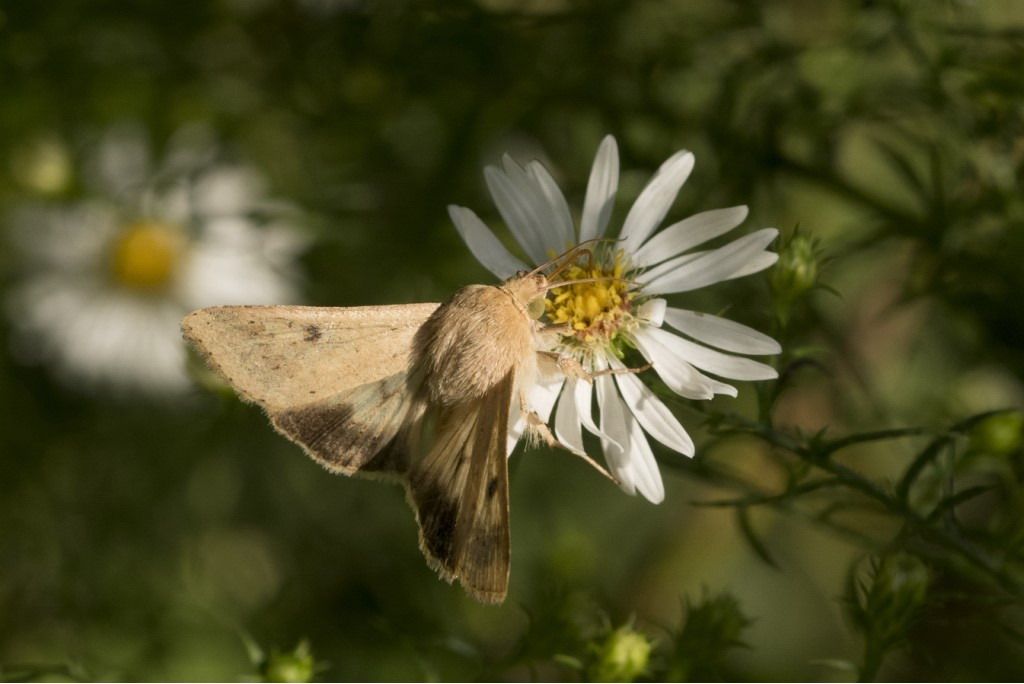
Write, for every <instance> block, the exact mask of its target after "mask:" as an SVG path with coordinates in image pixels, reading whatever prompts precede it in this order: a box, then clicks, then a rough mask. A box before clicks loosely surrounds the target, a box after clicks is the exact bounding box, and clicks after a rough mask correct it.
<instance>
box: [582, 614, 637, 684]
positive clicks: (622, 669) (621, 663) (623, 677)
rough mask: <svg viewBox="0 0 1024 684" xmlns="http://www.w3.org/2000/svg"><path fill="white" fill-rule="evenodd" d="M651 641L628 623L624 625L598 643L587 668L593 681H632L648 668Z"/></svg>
mask: <svg viewBox="0 0 1024 684" xmlns="http://www.w3.org/2000/svg"><path fill="white" fill-rule="evenodd" d="M650 659H651V642H650V640H649V639H648V638H647V636H646V635H644V634H642V633H641V632H638V631H636V630H635V629H633V628H632V626H630V625H623V626H622V627H619V628H618V629H617V630H615V631H614V632H612V633H611V634H609V635H608V638H607V639H606V640H605V642H604V643H603V644H601V645H600V646H598V652H597V659H596V660H595V661H594V663H593V665H592V666H591V668H590V679H591V681H595V682H632V681H634V680H635V679H636V678H637V677H640V676H641V675H643V674H644V673H645V672H646V671H647V665H648V663H649V662H650Z"/></svg>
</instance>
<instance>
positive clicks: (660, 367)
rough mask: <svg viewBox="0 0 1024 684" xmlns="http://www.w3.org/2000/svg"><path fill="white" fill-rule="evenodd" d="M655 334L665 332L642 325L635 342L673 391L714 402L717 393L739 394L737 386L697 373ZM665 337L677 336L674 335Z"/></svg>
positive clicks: (732, 395) (733, 395)
mask: <svg viewBox="0 0 1024 684" xmlns="http://www.w3.org/2000/svg"><path fill="white" fill-rule="evenodd" d="M655 333H664V331H662V330H660V329H659V328H651V327H649V326H643V327H641V328H640V329H639V330H637V331H636V333H635V334H634V341H635V342H636V346H637V349H639V350H640V353H641V354H643V356H644V358H645V359H647V361H648V363H650V364H651V365H652V366H654V372H656V373H657V374H658V376H659V377H660V378H661V379H662V381H664V383H665V385H667V386H668V388H669V389H670V390H672V391H673V392H675V393H676V394H678V395H680V396H682V397H686V398H687V399H711V398H712V397H714V396H715V395H716V394H726V395H729V396H731V397H735V396H737V395H738V394H739V392H737V390H736V388H735V387H733V386H731V385H726V384H725V383H722V382H719V381H717V380H714V379H712V378H709V377H708V376H706V375H704V374H703V373H701V372H700V371H698V370H697V369H696V368H694V367H693V366H692V365H690V363H689V361H688V360H687V359H686V358H684V357H682V356H680V355H679V354H678V352H677V351H676V350H675V349H673V348H670V347H666V346H665V344H663V342H662V341H661V338H660V337H658V336H656V335H655ZM664 334H666V335H669V336H670V337H675V335H672V334H671V333H664Z"/></svg>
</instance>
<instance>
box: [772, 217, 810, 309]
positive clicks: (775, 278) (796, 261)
mask: <svg viewBox="0 0 1024 684" xmlns="http://www.w3.org/2000/svg"><path fill="white" fill-rule="evenodd" d="M817 252H818V250H817V245H815V243H814V240H812V239H811V238H809V237H808V236H806V235H803V234H802V233H795V234H794V235H793V236H792V237H791V238H790V239H789V240H788V241H786V243H785V244H784V245H783V246H782V249H781V250H780V251H779V261H778V263H777V264H775V268H774V269H773V270H772V289H773V290H774V291H775V294H776V296H778V297H780V298H781V299H783V300H786V301H793V300H795V299H796V298H797V297H799V296H800V295H802V294H803V293H804V292H807V291H808V290H810V289H811V288H812V287H814V286H815V284H817V282H818V253H817Z"/></svg>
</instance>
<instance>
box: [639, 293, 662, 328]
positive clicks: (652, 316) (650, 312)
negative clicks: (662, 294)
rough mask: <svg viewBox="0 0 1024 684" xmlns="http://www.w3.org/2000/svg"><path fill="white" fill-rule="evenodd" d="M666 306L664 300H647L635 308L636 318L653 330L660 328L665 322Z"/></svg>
mask: <svg viewBox="0 0 1024 684" xmlns="http://www.w3.org/2000/svg"><path fill="white" fill-rule="evenodd" d="M666 306H667V304H666V302H665V300H664V299H648V300H647V301H646V302H644V303H643V304H641V305H640V306H639V307H638V308H637V310H636V316H637V318H639V319H640V320H641V321H647V323H649V324H650V325H653V326H654V327H655V328H660V327H661V324H662V322H663V321H664V320H665V307H666Z"/></svg>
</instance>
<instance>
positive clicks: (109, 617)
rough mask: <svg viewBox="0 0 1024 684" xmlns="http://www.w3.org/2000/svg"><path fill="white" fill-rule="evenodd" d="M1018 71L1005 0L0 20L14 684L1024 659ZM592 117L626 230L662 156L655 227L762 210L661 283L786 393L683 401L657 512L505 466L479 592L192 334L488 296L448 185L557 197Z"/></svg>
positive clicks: (854, 671)
mask: <svg viewBox="0 0 1024 684" xmlns="http://www.w3.org/2000/svg"><path fill="white" fill-rule="evenodd" d="M1022 64H1024V5H1022V4H1021V3H1020V2H1019V1H1018V0H1001V1H1000V0H991V1H984V2H983V1H968V0H960V1H954V0H945V1H939V0H934V1H924V2H905V1H899V0H889V1H885V0H879V1H867V0H864V1H861V2H854V1H853V0H849V1H841V0H829V1H827V2H821V1H817V0H815V1H811V0H772V1H769V2H753V1H744V0H732V1H728V2H721V1H718V0H685V1H684V0H651V1H649V2H647V1H645V2H627V1H625V0H598V1H596V2H583V1H576V0H478V1H477V2H433V1H430V0H428V1H426V2H408V1H405V0H390V1H381V2H371V1H365V2H364V1H360V0H290V1H287V2H278V1H276V0H217V1H216V2H205V1H202V2H201V1H198V0H183V1H181V2H175V3H166V2H157V1H155V0H147V1H143V2H131V3H129V2H108V1H100V2H97V1H94V0H89V1H88V2H85V1H84V0H61V1H60V2H51V3H34V2H28V1H27V0H15V1H14V2H6V3H3V5H2V6H0V74H2V76H0V221H2V224H0V240H2V244H3V246H2V247H0V306H2V308H0V311H2V317H0V408H2V418H0V677H3V678H9V679H44V680H66V679H79V680H90V679H136V680H159V679H176V680H208V679H214V680H240V679H244V680H253V679H268V680H292V681H302V680H307V679H310V678H321V679H340V680H350V679H361V680H362V679H368V680H395V679H397V680H402V679H411V680H451V679H459V680H467V679H469V680H472V679H486V680H494V679H498V680H501V679H523V678H526V679H530V678H536V679H567V680H581V679H582V680H601V679H605V680H634V679H638V680H644V679H675V680H707V679H740V680H765V679H767V680H773V679H787V680H789V679H799V680H805V679H816V680H833V681H852V680H856V679H858V678H863V679H872V678H874V677H886V678H897V679H903V680H920V679H925V680H928V679H938V680H977V679H983V680H984V679H994V680H999V679H1014V678H1019V677H1021V676H1024V646H1022V643H1021V642H1022V634H1024V615H1022V612H1021V599H1022V597H1024V589H1022V587H1024V570H1022V567H1024V566H1022V562H1021V561H1022V557H1024V555H1022V554H1024V552H1022V547H1024V515H1022V514H1024V492H1022V489H1021V486H1020V479H1021V477H1022V475H1024V454H1022V432H1024V420H1022V414H1021V412H1020V409H1021V407H1022V406H1024V384H1022V381H1024V316H1022V309H1021V301H1022V297H1024V268H1022V261H1024V194H1022V193H1021V181H1022V177H1024V69H1022V68H1021V65H1022ZM608 133H611V134H614V135H615V136H616V138H617V139H618V141H619V146H620V150H621V154H622V166H623V175H622V183H621V190H620V196H619V204H618V208H617V210H616V214H615V218H614V219H613V221H617V222H621V220H622V217H623V216H624V215H625V211H626V208H627V207H628V206H629V205H628V202H629V201H631V199H632V198H633V197H635V196H636V194H637V193H638V192H639V190H640V189H641V188H642V187H643V184H644V183H645V182H646V181H647V179H648V178H649V176H650V174H651V173H652V172H653V171H654V170H655V169H656V168H657V167H658V165H659V164H660V163H661V162H662V161H663V160H664V159H666V158H667V157H668V156H669V155H670V154H672V153H673V152H675V151H676V150H678V149H681V148H686V149H690V150H692V151H693V152H694V153H695V155H696V159H697V165H696V169H695V171H694V173H693V174H692V176H691V178H690V180H689V182H688V183H687V184H686V185H685V186H684V188H683V191H682V192H681V193H680V196H679V199H678V201H677V202H676V204H675V205H674V208H673V210H672V212H671V213H670V215H669V219H670V220H674V219H677V218H681V217H684V216H687V215H689V214H692V213H695V212H697V211H703V210H706V209H712V208H718V207H725V206H733V205H737V204H747V205H749V206H750V209H751V214H750V218H749V219H748V220H747V221H746V223H745V224H744V226H743V227H741V228H740V229H739V230H740V231H744V232H749V231H752V230H754V229H757V228H762V227H765V226H776V227H778V228H779V229H780V230H782V231H783V237H782V238H781V240H780V242H779V243H778V244H777V245H776V248H777V249H778V250H779V251H780V253H781V255H782V256H781V259H780V262H779V264H778V265H777V266H776V267H774V268H773V269H771V270H769V271H766V272H765V273H762V274H759V275H757V276H753V277H749V278H745V279H741V280H739V281H733V282H730V283H727V284H725V285H723V286H721V287H716V288H712V289H710V290H708V291H701V292H697V293H693V294H692V295H687V296H686V297H683V298H681V299H682V300H684V301H685V302H687V304H688V305H690V306H692V307H693V308H696V309H700V310H703V311H709V312H715V313H722V312H726V313H727V315H728V316H729V317H730V318H732V319H733V320H737V321H740V322H743V323H745V324H747V325H750V326H752V327H755V328H757V329H759V330H763V331H765V332H768V333H770V334H772V335H773V336H775V337H776V338H778V339H779V340H780V341H781V343H782V345H783V349H784V353H783V355H782V356H780V357H779V358H778V359H777V363H778V367H779V368H780V372H781V379H780V380H779V381H778V382H777V383H761V384H760V386H755V385H754V384H751V383H744V384H741V386H740V397H739V398H738V399H728V398H724V399H718V400H715V401H714V402H710V403H707V402H705V403H703V404H701V403H698V402H687V401H675V402H674V403H673V404H672V407H673V409H674V410H675V411H676V413H677V415H678V416H679V417H680V420H681V421H682V422H683V423H684V425H686V427H687V428H688V429H689V430H690V431H691V433H692V434H693V435H694V437H695V441H696V442H697V449H698V456H697V458H696V459H695V460H693V461H685V462H684V459H682V458H681V457H679V456H677V455H675V454H673V453H671V452H667V451H663V452H659V453H658V457H659V460H660V461H661V466H662V472H663V475H664V477H665V480H666V483H665V484H666V490H667V494H666V500H665V502H664V503H663V504H661V505H659V506H652V505H650V504H648V503H647V502H646V501H644V500H643V499H641V498H639V497H637V498H633V497H628V496H625V495H623V494H622V493H621V492H619V491H618V490H617V489H616V488H614V487H613V486H611V485H609V484H608V483H607V482H605V481H603V480H602V479H601V478H600V477H599V476H597V475H596V474H595V473H594V472H593V471H592V470H590V469H589V468H588V467H586V466H585V465H584V464H582V463H581V462H579V461H577V460H576V459H572V458H568V457H566V456H565V455H564V454H561V453H555V452H551V451H548V450H544V449H537V450H531V451H528V452H526V453H521V452H517V453H516V455H515V456H513V458H512V460H511V462H510V467H511V473H512V477H511V509H512V538H513V569H512V585H511V592H510V595H509V598H508V600H507V601H506V603H505V604H504V605H503V606H501V607H486V606H480V605H477V604H475V603H473V602H472V601H471V600H470V599H468V598H467V597H466V596H465V595H464V594H463V593H462V591H461V590H460V589H459V588H458V587H451V586H449V585H447V584H444V583H442V582H440V581H438V580H437V578H436V577H435V575H434V573H433V572H431V571H430V570H429V569H428V568H427V567H426V565H425V563H424V562H423V560H422V558H421V556H420V553H419V551H418V549H417V545H416V529H415V523H414V521H413V518H412V516H411V514H410V512H409V510H408V509H407V507H406V505H405V503H404V501H403V494H402V492H401V490H400V489H399V488H397V487H389V486H386V485H381V484H378V483H374V482H367V481H361V480H350V479H346V478H341V477H334V476H331V475H329V474H328V473H326V472H325V471H324V470H322V469H321V468H320V467H319V466H317V465H316V464H315V463H313V462H312V461H310V460H309V459H308V458H306V457H305V456H303V454H302V453H301V452H300V450H299V449H298V448H297V447H295V446H294V445H292V444H290V443H288V442H287V441H285V440H284V439H283V438H280V437H279V436H277V435H276V434H275V433H274V432H273V430H272V429H270V427H269V426H268V425H267V421H266V420H265V418H264V417H263V416H262V415H261V413H260V412H259V411H258V410H257V409H256V408H254V407H252V406H246V405H243V404H241V403H240V402H239V401H238V400H237V399H236V398H235V397H234V396H233V394H231V393H230V392H228V391H225V390H224V388H223V387H219V386H218V385H217V384H216V382H215V381H214V380H213V379H212V378H211V377H210V376H209V375H208V374H207V373H205V372H204V371H203V369H202V368H201V366H200V365H199V364H196V363H195V361H194V359H190V358H188V357H187V355H186V352H185V348H184V346H183V345H182V343H181V341H180V334H179V332H178V323H179V321H180V318H181V316H182V315H183V314H184V313H186V312H187V311H189V310H191V309H193V308H197V307H200V306H206V305H210V304H225V303H242V302H246V303H276V302H282V303H283V302H287V303H308V304H316V305H330V306H351V305H363V304H377V303H404V302H413V301H440V300H443V299H444V298H445V297H447V296H448V295H449V294H450V293H451V292H453V291H454V290H455V289H456V288H458V287H459V286H461V285H464V284H467V283H472V282H491V276H490V274H488V273H487V272H486V271H485V270H484V269H483V268H482V267H481V266H479V265H478V264H477V263H476V262H475V261H474V259H473V258H472V256H471V255H470V253H469V251H468V250H467V249H466V248H465V247H464V245H463V244H462V242H461V241H460V239H459V237H458V235H457V233H456V231H455V230H454V228H453V226H452V225H451V224H450V222H449V219H448V217H447V213H446V205H447V204H449V203H458V204H461V205H465V206H469V207H472V208H473V209H474V210H476V211H477V212H478V213H479V214H480V215H481V216H482V217H483V218H484V219H485V220H486V221H488V222H489V223H490V225H492V226H499V225H500V219H499V217H498V215H497V212H496V211H495V210H494V208H493V204H492V203H491V201H490V199H489V197H488V196H487V193H486V187H485V184H484V182H483V177H482V173H481V170H482V168H483V166H484V165H485V164H488V163H493V162H494V161H495V160H496V159H498V158H499V157H500V155H501V153H503V152H505V151H509V152H510V153H511V154H512V155H513V156H514V157H516V158H517V159H519V160H520V161H527V160H529V159H533V158H538V159H541V160H542V161H543V162H544V163H545V165H546V166H547V167H548V168H549V169H551V171H552V173H553V175H554V176H555V177H556V178H557V179H558V181H559V183H560V185H561V186H562V188H563V189H564V190H565V192H566V194H567V196H568V198H569V201H570V205H571V206H572V207H574V211H577V212H578V209H579V207H580V206H581V204H582V197H583V192H584V189H585V186H586V181H587V177H588V174H589V168H590V163H591V161H592V159H593V155H594V152H595V150H596V148H597V144H598V143H599V141H600V140H601V138H602V137H603V136H604V135H605V134H608ZM577 215H578V214H577ZM616 225H618V223H616ZM1001 409H1010V410H1009V411H1002V412H998V413H987V412H988V411H993V410H1001ZM900 428H908V430H906V431H900V430H899V429H900ZM708 502H716V503H718V504H720V505H715V506H708V505H704V504H707V503H708Z"/></svg>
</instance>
